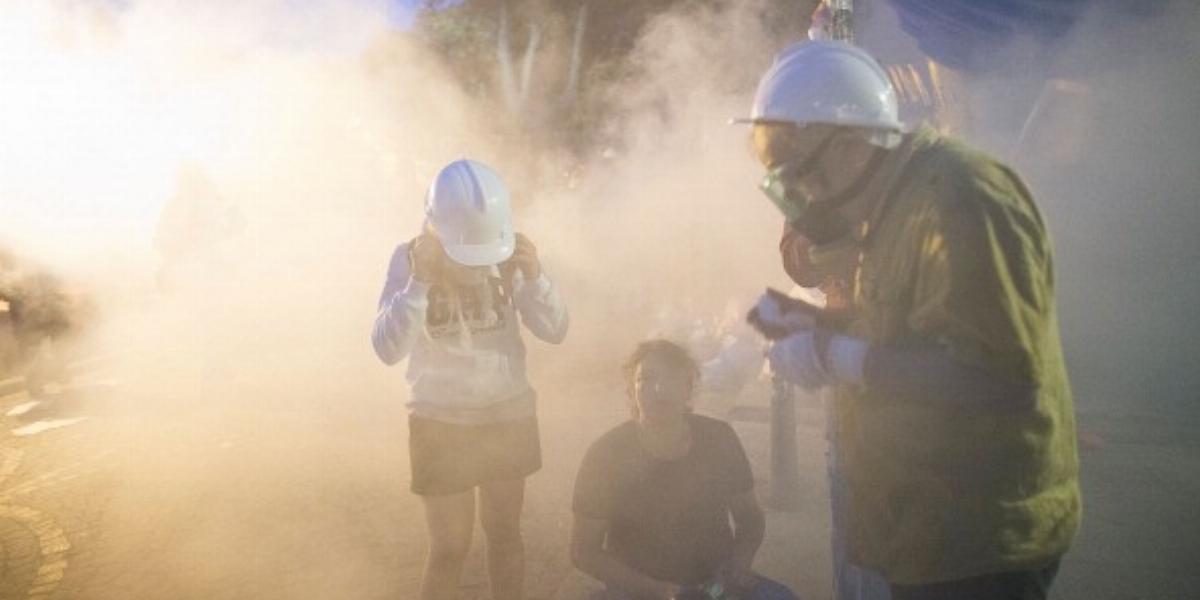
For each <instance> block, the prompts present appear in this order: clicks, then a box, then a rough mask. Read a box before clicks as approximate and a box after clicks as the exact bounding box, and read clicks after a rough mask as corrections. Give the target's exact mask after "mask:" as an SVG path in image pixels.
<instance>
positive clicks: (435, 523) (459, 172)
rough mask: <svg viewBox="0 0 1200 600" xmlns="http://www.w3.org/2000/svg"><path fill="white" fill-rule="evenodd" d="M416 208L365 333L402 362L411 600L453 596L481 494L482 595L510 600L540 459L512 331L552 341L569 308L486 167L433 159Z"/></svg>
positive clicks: (384, 354)
mask: <svg viewBox="0 0 1200 600" xmlns="http://www.w3.org/2000/svg"><path fill="white" fill-rule="evenodd" d="M425 215H426V220H425V225H424V228H423V231H422V232H421V233H420V235H418V236H417V237H416V238H414V239H413V240H412V241H410V242H407V243H404V244H400V245H399V246H398V247H397V248H396V250H395V252H393V254H392V259H391V264H390V265H389V266H388V275H387V281H386V283H385V284H384V288H383V294H382V296H381V297H380V300H379V312H378V315H377V316H376V318H375V326H374V329H373V331H372V334H371V341H372V343H373V345H374V347H375V352H376V354H377V355H378V356H379V358H380V359H381V360H383V362H385V363H386V364H388V365H393V364H396V363H398V362H400V361H401V360H403V359H405V358H408V382H409V384H410V386H411V394H410V397H409V402H408V405H407V406H408V409H409V453H410V461H411V465H412V490H413V492H414V493H416V494H417V495H419V496H420V497H421V499H422V501H423V503H424V505H425V516H426V523H427V525H428V528H429V536H430V548H429V554H428V557H427V560H426V565H425V572H424V577H423V579H422V582H421V598H422V600H441V599H447V598H454V597H455V595H456V593H457V589H458V581H459V577H460V575H461V571H462V565H463V561H464V559H465V558H466V555H467V551H468V550H469V548H470V543H471V532H472V529H473V528H474V522H475V513H476V503H478V513H479V518H480V523H481V525H482V527H483V531H484V535H485V537H486V539H487V564H488V575H489V578H490V583H491V588H492V597H493V598H496V599H497V600H517V599H520V598H523V597H524V595H523V582H524V546H523V542H522V538H521V529H520V516H521V507H522V505H523V502H524V491H525V478H526V477H527V476H529V475H530V474H532V473H534V472H535V471H537V470H538V469H539V468H541V447H540V441H539V438H538V426H537V419H536V415H535V399H536V394H535V392H534V390H533V388H532V387H531V386H530V384H529V381H528V379H527V378H526V375H525V346H524V342H523V341H522V339H521V333H520V326H521V324H524V326H525V328H526V329H528V330H529V331H530V332H531V333H533V335H534V336H535V337H537V338H539V339H541V340H543V341H546V342H549V343H553V344H557V343H560V342H561V341H562V340H563V338H564V336H565V335H566V332H567V325H568V318H567V311H566V308H565V306H564V305H563V303H562V301H561V299H560V298H559V295H558V293H557V291H556V289H555V287H554V285H553V284H552V283H551V282H550V280H549V278H547V276H546V274H545V272H544V271H543V270H542V267H541V263H540V261H539V260H538V255H537V249H536V248H535V247H534V245H533V243H532V242H530V241H529V239H528V238H527V237H525V236H524V235H522V234H520V233H516V232H515V231H514V229H513V223H512V214H511V207H510V201H509V193H508V189H507V188H506V186H505V185H504V182H503V181H502V180H501V179H500V176H499V175H498V174H497V173H496V172H495V171H494V170H492V169H491V168H490V167H488V166H487V165H485V164H483V163H480V162H477V161H473V160H465V159H464V160H458V161H455V162H452V163H450V164H449V165H447V166H446V167H444V168H443V169H442V170H441V172H440V173H438V175H437V177H436V179H435V180H434V182H433V184H432V185H430V187H429V191H428V193H427V194H426V198H425Z"/></svg>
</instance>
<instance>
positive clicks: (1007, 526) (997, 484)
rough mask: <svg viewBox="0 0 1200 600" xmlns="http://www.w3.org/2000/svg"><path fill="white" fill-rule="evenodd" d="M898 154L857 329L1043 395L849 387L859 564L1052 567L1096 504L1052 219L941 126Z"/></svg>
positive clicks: (870, 234)
mask: <svg viewBox="0 0 1200 600" xmlns="http://www.w3.org/2000/svg"><path fill="white" fill-rule="evenodd" d="M894 153H895V158H894V159H893V160H892V164H893V168H892V173H893V174H892V175H888V174H887V173H886V172H885V173H884V174H882V175H881V177H883V178H885V179H888V181H890V183H887V184H885V185H883V189H884V193H883V196H882V198H883V200H882V201H881V203H880V205H879V206H878V208H877V210H876V213H875V216H874V217H873V218H872V219H871V220H870V221H868V223H866V224H865V225H864V227H863V230H862V232H860V233H861V237H862V241H863V251H862V256H861V260H860V266H859V268H858V271H857V273H856V276H855V282H854V299H855V304H856V308H857V310H856V311H855V313H856V316H855V317H854V319H853V320H852V322H851V324H850V325H849V333H850V334H852V335H855V336H858V337H861V338H865V339H867V340H869V341H870V342H871V344H872V345H885V346H886V345H892V346H898V345H903V344H908V343H934V344H938V345H940V346H941V347H943V348H944V349H945V350H946V351H947V352H948V353H949V355H950V356H951V357H952V358H953V359H955V360H957V361H960V362H962V363H965V364H967V365H971V366H975V367H978V368H980V369H982V370H985V371H986V372H988V373H991V374H993V375H996V376H1000V377H1004V378H1008V379H1011V380H1013V381H1018V382H1032V383H1033V384H1035V385H1036V389H1037V392H1036V401H1035V403H1034V405H1033V406H1029V405H1028V404H1025V405H1021V403H1020V402H1019V401H1018V400H1017V399H1014V402H1013V403H1011V404H998V403H995V402H992V403H990V404H988V403H982V402H973V401H972V399H971V398H963V399H962V402H952V403H949V404H946V403H941V404H939V403H938V402H937V401H934V400H932V399H930V400H929V401H924V402H922V401H912V400H911V399H910V400H906V401H898V400H897V399H895V398H892V397H889V394H888V390H887V389H872V388H863V387H852V386H840V387H839V388H838V390H837V398H838V400H837V402H836V404H835V411H836V417H837V419H836V422H837V427H838V432H837V433H838V435H837V439H838V444H839V447H838V450H839V452H840V455H841V456H842V457H844V461H845V464H846V477H847V480H848V482H849V486H850V498H851V500H850V501H851V507H852V508H851V511H850V512H851V514H850V515H849V523H850V525H849V532H848V534H849V540H850V555H851V560H852V561H853V562H856V563H858V564H861V565H864V566H867V567H871V568H874V569H877V570H879V571H881V572H882V573H883V574H884V575H885V576H886V577H887V579H888V580H889V581H891V582H893V583H900V584H914V583H929V582H935V581H949V580H954V579H961V578H966V577H972V576H976V575H982V574H986V573H995V572H1003V571H1010V570H1018V569H1025V568H1034V567H1040V566H1044V565H1046V564H1048V563H1049V562H1050V561H1052V560H1054V559H1056V558H1057V557H1059V556H1061V555H1062V554H1063V553H1064V552H1065V551H1066V550H1067V547H1068V546H1069V545H1070V543H1071V540H1072V538H1073V537H1074V535H1075V532H1076V530H1077V529H1078V526H1079V521H1080V514H1081V504H1080V493H1079V482H1078V471H1079V466H1078V456H1077V453H1076V440H1075V422H1074V410H1073V407H1072V400H1071V390H1070V384H1069V383H1068V380H1067V374H1066V370H1065V367H1064V363H1063V357H1062V351H1061V348H1060V343H1059V333H1058V320H1057V317H1056V314H1055V306H1054V272H1053V264H1052V256H1051V255H1052V251H1051V246H1050V241H1049V239H1048V237H1047V234H1046V230H1045V225H1044V223H1043V221H1042V217H1041V215H1040V214H1039V212H1038V209H1037V207H1036V206H1035V205H1034V203H1033V200H1032V198H1031V196H1030V193H1029V191H1028V190H1027V189H1026V188H1025V186H1024V184H1023V183H1022V182H1021V180H1020V179H1019V178H1018V177H1017V175H1016V174H1014V173H1013V172H1012V171H1011V170H1010V169H1009V168H1008V167H1006V166H1004V165H1002V164H1000V163H999V162H997V161H995V160H994V159H992V158H990V157H988V156H985V155H984V154H982V153H979V152H976V151H974V150H971V149H969V148H967V147H966V146H964V145H962V144H960V143H958V142H955V141H952V140H949V139H946V138H942V137H940V136H939V135H938V134H937V133H936V132H934V131H933V130H931V129H928V128H924V129H920V130H918V131H916V132H914V133H912V134H910V135H909V136H907V137H906V141H905V143H904V144H903V145H902V146H900V147H899V148H898V149H897V150H895V151H894ZM886 170H887V167H885V171H886ZM889 188H890V189H889ZM869 360H870V359H869V358H868V361H869Z"/></svg>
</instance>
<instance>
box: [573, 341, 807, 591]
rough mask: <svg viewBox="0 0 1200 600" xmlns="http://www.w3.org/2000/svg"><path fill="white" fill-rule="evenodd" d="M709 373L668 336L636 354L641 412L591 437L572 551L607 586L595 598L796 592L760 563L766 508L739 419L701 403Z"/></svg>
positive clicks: (633, 380)
mask: <svg viewBox="0 0 1200 600" xmlns="http://www.w3.org/2000/svg"><path fill="white" fill-rule="evenodd" d="M699 373H700V371H699V368H698V367H697V365H696V362H695V361H694V360H693V359H692V357H691V356H689V355H688V353H687V351H686V350H684V349H683V348H682V347H680V346H678V345H676V344H673V343H671V342H668V341H665V340H653V341H648V342H644V343H642V344H641V345H639V346H638V347H637V349H636V350H635V351H634V353H633V355H632V356H631V357H630V359H629V361H628V362H627V363H626V365H625V377H626V383H627V385H628V391H629V397H630V400H631V402H630V408H631V412H632V418H631V419H630V420H629V421H627V422H625V423H623V424H621V425H618V426H617V427H616V428H614V429H612V430H611V431H609V432H607V433H605V434H604V435H603V436H601V437H600V438H599V439H598V440H596V441H595V442H594V443H592V445H591V447H590V448H589V449H588V451H587V454H586V456H585V457H584V459H583V464H582V465H581V466H580V468H579V474H578V476H577V477H576V480H575V499H574V506H573V509H574V524H573V526H572V530H571V560H572V562H573V563H574V564H575V566H576V567H578V568H579V569H580V570H581V571H583V572H584V573H587V574H588V575H591V576H592V577H595V578H596V579H598V580H600V581H601V582H603V583H604V584H605V585H606V586H607V591H606V592H603V593H601V594H600V595H599V596H598V597H597V599H596V600H599V599H604V600H672V599H684V598H692V597H694V598H706V599H707V598H737V599H740V600H791V599H793V598H794V596H793V595H792V593H791V592H790V591H789V590H788V589H787V588H786V587H784V586H783V585H781V584H779V583H777V582H774V581H771V580H768V579H765V578H763V577H760V576H758V575H755V574H754V572H753V571H751V568H750V567H751V564H752V563H753V562H754V555H755V553H756V552H757V551H758V547H759V545H761V544H762V540H763V531H764V528H765V519H764V517H763V512H762V508H760V507H759V505H758V500H757V499H756V498H755V496H754V479H753V477H752V475H751V472H750V463H749V461H748V460H747V459H746V453H745V451H744V450H743V449H742V444H741V442H740V441H738V438H737V434H735V433H734V431H733V428H732V427H730V426H729V424H728V423H726V422H724V421H719V420H716V419H711V418H708V417H704V416H701V415H696V414H692V394H693V392H694V390H695V387H696V383H697V380H698V378H699ZM731 517H732V527H731V526H730V521H731Z"/></svg>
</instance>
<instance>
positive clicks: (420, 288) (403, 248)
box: [371, 244, 429, 365]
mask: <svg viewBox="0 0 1200 600" xmlns="http://www.w3.org/2000/svg"><path fill="white" fill-rule="evenodd" d="M428 294H429V284H427V283H422V282H420V281H416V280H415V279H413V278H412V275H411V273H410V268H409V265H408V244H401V245H400V246H399V247H397V248H396V251H395V252H394V253H392V260H391V263H390V264H389V265H388V274H387V281H386V282H385V283H384V284H383V293H382V294H381V295H380V297H379V313H378V314H377V315H376V316H375V326H374V328H373V329H372V330H371V344H372V345H373V346H374V347H375V354H376V355H378V356H379V359H380V360H382V361H383V362H384V363H385V364H388V365H394V364H396V363H398V362H400V361H401V360H404V358H405V357H407V356H408V354H409V352H411V351H412V348H413V345H414V344H415V343H416V341H417V338H418V337H419V336H420V335H421V331H422V330H423V329H424V328H425V309H426V308H427V307H428V306H429V299H428Z"/></svg>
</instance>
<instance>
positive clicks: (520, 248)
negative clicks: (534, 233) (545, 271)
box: [508, 233, 542, 281]
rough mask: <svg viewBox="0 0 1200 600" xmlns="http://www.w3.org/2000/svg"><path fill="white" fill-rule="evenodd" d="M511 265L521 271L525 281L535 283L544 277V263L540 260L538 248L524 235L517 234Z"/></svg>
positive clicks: (510, 260)
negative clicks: (534, 281)
mask: <svg viewBox="0 0 1200 600" xmlns="http://www.w3.org/2000/svg"><path fill="white" fill-rule="evenodd" d="M508 260H509V264H510V265H511V266H512V267H514V268H517V269H520V270H521V274H522V275H524V276H525V281H533V280H535V279H537V278H538V277H540V276H541V275H542V263H541V261H540V260H538V252H537V246H534V245H533V242H531V241H530V240H529V237H528V236H526V235H525V234H523V233H518V234H516V248H515V249H514V250H513V254H512V258H510V259H508Z"/></svg>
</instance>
